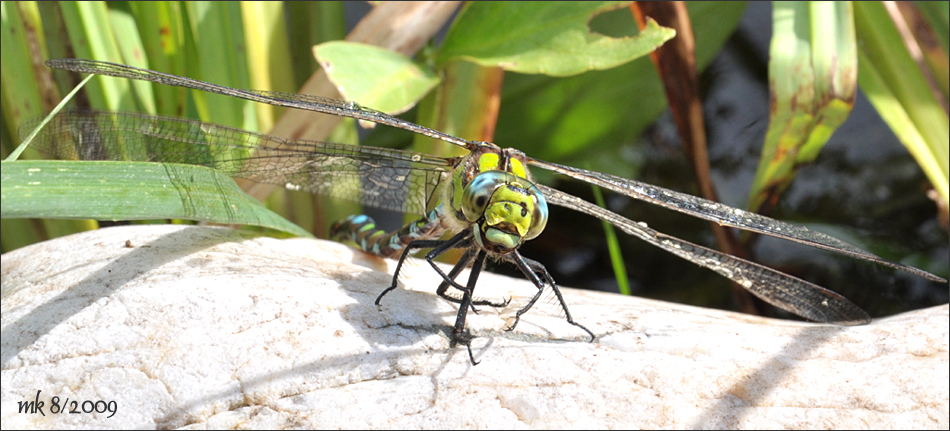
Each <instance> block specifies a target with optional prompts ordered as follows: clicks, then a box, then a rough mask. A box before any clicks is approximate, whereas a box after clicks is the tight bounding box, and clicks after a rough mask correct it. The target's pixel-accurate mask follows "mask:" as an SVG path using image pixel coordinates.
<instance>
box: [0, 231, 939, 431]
mask: <svg viewBox="0 0 950 431" xmlns="http://www.w3.org/2000/svg"><path fill="white" fill-rule="evenodd" d="M127 241H129V243H127ZM394 267H395V262H394V261H391V260H384V259H378V258H375V257H371V256H368V255H366V254H364V253H361V252H359V251H356V250H353V249H351V248H349V247H346V246H344V245H341V244H336V243H332V242H326V241H316V240H308V239H289V240H277V239H272V238H264V237H258V238H254V237H252V236H249V235H248V234H245V233H239V232H236V231H232V230H229V229H224V228H208V227H193V226H192V227H186V226H155V225H150V226H127V227H117V228H109V229H101V230H97V231H92V232H86V233H82V234H77V235H72V236H69V237H65V238H59V239H56V240H53V241H48V242H44V243H41V244H36V245H33V246H30V247H27V248H23V249H20V250H16V251H13V252H11V253H7V254H5V255H3V259H2V334H3V337H2V366H3V370H2V407H3V408H2V425H3V428H4V429H8V428H78V427H82V428H93V427H95V428H102V427H109V428H156V427H158V428H176V427H189V428H235V427H246V428H290V427H305V428H363V427H368V428H440V429H445V428H460V427H465V428H585V429H592V428H661V427H662V428H846V429H854V428H947V427H948V397H950V396H948V394H950V390H948V379H950V376H948V369H950V367H948V325H950V323H948V322H950V315H948V307H947V306H946V305H944V306H940V307H935V308H931V309H926V310H919V311H915V312H911V313H906V314H902V315H899V316H894V317H891V318H887V319H880V320H876V321H874V322H873V323H872V324H870V325H867V326H861V327H835V326H826V325H817V324H808V323H798V322H787V321H778V320H770V319H762V318H755V317H749V316H743V315H738V314H735V313H729V312H722V311H715V310H708V309H701V308H695V307H689V306H683V305H676V304H669V303H664V302H659V301H652V300H646V299H640V298H635V297H623V296H618V295H611V294H603V293H595V292H585V291H577V290H572V289H566V288H564V289H562V290H563V292H564V296H565V298H566V300H567V302H568V304H569V305H570V309H571V312H572V314H573V315H574V317H575V319H577V320H578V321H579V322H580V323H582V324H584V325H586V326H587V327H588V328H590V329H591V330H592V331H593V332H594V333H595V334H597V335H598V338H597V340H596V341H594V342H593V343H588V342H587V340H588V337H587V335H586V334H585V333H584V332H583V331H581V330H579V329H578V328H576V327H573V326H571V325H569V324H568V323H566V322H565V321H564V319H563V318H562V317H561V316H560V314H559V313H558V310H557V307H556V306H555V305H556V304H555V303H554V302H553V297H550V296H549V297H548V298H547V299H542V300H541V301H539V303H538V305H537V306H536V307H535V308H534V309H532V310H531V311H530V312H529V313H527V314H526V315H525V316H523V318H522V321H521V323H520V324H519V326H518V327H517V328H516V329H515V330H514V331H512V332H505V331H504V329H505V328H506V326H507V322H508V320H507V319H510V317H511V316H512V315H513V311H514V310H515V309H516V308H517V306H518V304H523V303H524V301H525V300H526V298H527V297H530V295H532V294H533V293H534V292H535V288H534V287H533V286H532V285H531V284H529V283H528V282H527V281H525V280H521V279H510V278H506V277H502V276H497V275H494V274H489V273H484V274H482V275H481V277H480V278H479V283H478V287H477V289H476V293H477V294H478V295H477V296H483V297H498V298H500V297H508V296H511V297H513V298H514V299H513V301H512V305H510V306H509V307H508V308H506V309H503V310H502V311H499V310H497V309H494V308H491V307H480V308H479V310H480V314H478V315H474V314H472V313H469V319H468V327H469V328H471V329H472V332H473V334H474V335H476V336H477V337H478V338H476V339H475V340H474V342H473V347H472V350H473V351H474V353H475V357H476V359H477V360H480V361H481V364H480V365H478V366H472V365H471V364H470V363H469V359H468V354H467V353H466V351H465V349H464V348H461V347H459V348H450V347H449V339H448V337H447V334H448V333H449V331H450V325H451V324H452V323H453V322H454V319H455V314H456V306H455V304H451V303H448V302H446V301H444V300H442V299H441V298H439V297H437V296H436V295H435V293H434V290H435V287H436V286H437V285H438V283H439V279H438V278H437V276H436V275H435V274H434V271H432V269H431V268H430V267H429V266H428V265H427V264H426V263H425V262H424V261H421V260H414V261H413V263H412V264H409V265H407V266H406V273H405V275H404V276H402V277H400V279H401V282H402V283H401V284H400V287H399V288H398V289H396V290H394V291H392V292H390V293H389V294H388V295H387V296H385V297H384V298H383V300H382V306H381V307H380V308H379V309H377V307H376V306H375V305H374V304H373V301H375V300H376V297H377V295H379V293H380V292H381V291H382V289H383V288H384V287H386V286H388V285H389V284H390V282H391V279H392V276H391V274H392V270H393V269H394ZM465 277H466V275H465V274H463V275H462V277H461V278H460V279H462V280H464V279H465ZM37 391H42V392H41V393H40V395H39V399H40V401H44V402H45V405H44V411H45V416H42V415H39V414H25V413H19V412H18V406H19V404H18V403H20V402H23V401H32V400H34V399H35V398H36V394H37ZM53 396H58V397H59V399H60V402H62V400H65V399H66V398H68V399H69V400H70V401H72V400H77V401H80V402H82V401H93V402H94V401H98V400H103V401H115V405H116V406H117V413H116V414H115V416H113V417H112V418H107V417H106V415H105V414H101V413H94V414H67V415H63V414H53V413H52V412H51V411H50V407H51V405H50V403H51V398H52V397H53ZM87 405H88V404H87ZM100 405H101V404H100ZM81 406H82V405H81V404H80V408H81Z"/></svg>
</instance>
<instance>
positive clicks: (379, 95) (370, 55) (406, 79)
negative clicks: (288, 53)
mask: <svg viewBox="0 0 950 431" xmlns="http://www.w3.org/2000/svg"><path fill="white" fill-rule="evenodd" d="M313 52H314V55H316V57H317V61H319V62H320V65H321V67H323V70H325V71H326V73H327V76H328V77H329V78H330V81H331V82H332V83H333V85H335V86H336V87H337V89H338V90H339V91H340V94H341V95H343V97H344V98H345V99H346V100H352V101H354V102H356V103H359V104H360V105H365V106H368V107H371V108H373V109H376V110H378V111H383V112H387V113H391V114H399V113H402V112H405V111H406V110H408V109H409V108H411V107H412V106H414V105H415V104H416V102H418V101H419V99H422V97H423V96H425V95H426V93H428V92H429V90H432V88H434V87H435V86H436V85H437V84H438V83H439V78H438V77H437V76H435V74H434V73H432V72H431V71H429V70H427V69H425V68H423V67H420V66H419V65H417V64H416V63H414V62H413V61H412V60H411V59H410V58H408V57H406V56H404V55H402V54H399V53H397V52H394V51H390V50H388V49H384V48H380V47H377V46H372V45H365V44H361V43H353V42H327V43H322V44H320V45H317V46H315V47H314V48H313Z"/></svg>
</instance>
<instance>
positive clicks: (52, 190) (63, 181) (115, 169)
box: [0, 160, 310, 236]
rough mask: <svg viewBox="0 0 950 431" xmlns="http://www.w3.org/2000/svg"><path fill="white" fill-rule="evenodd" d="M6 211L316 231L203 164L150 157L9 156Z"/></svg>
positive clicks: (3, 186)
mask: <svg viewBox="0 0 950 431" xmlns="http://www.w3.org/2000/svg"><path fill="white" fill-rule="evenodd" d="M0 179H2V184H0V190H2V191H0V196H2V198H0V199H2V201H3V206H2V212H0V217H3V218H67V219H96V220H147V219H157V218H172V219H186V220H196V221H206V222H213V223H223V224H245V225H254V226H261V227H267V228H271V229H277V230H281V231H284V232H288V233H292V234H294V235H300V236H310V234H309V233H307V232H306V231H304V230H303V229H301V228H300V227H298V226H297V225H294V224H293V223H290V222H288V221H287V220H285V219H283V218H281V217H280V216H278V215H277V214H274V213H273V212H271V211H270V210H268V209H267V208H265V207H264V206H263V205H261V203H260V202H258V201H257V200H255V199H254V198H252V197H250V196H248V195H247V194H246V193H244V192H243V191H241V189H240V188H239V187H238V186H237V184H235V183H234V181H233V180H232V179H231V178H230V177H228V176H226V175H224V174H221V173H219V172H218V171H216V170H214V169H210V168H205V167H202V166H194V165H179V164H174V163H144V162H88V161H87V162H74V161H59V160H30V161H19V162H3V163H2V174H0Z"/></svg>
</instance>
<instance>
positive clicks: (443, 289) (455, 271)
mask: <svg viewBox="0 0 950 431" xmlns="http://www.w3.org/2000/svg"><path fill="white" fill-rule="evenodd" d="M475 252H476V249H474V248H470V249H468V250H466V251H465V254H463V255H462V258H461V259H459V261H458V262H457V263H456V264H455V267H453V268H452V270H451V271H449V277H450V278H452V279H453V280H454V279H455V277H458V275H459V273H460V272H462V270H463V269H465V267H466V266H468V264H469V263H471V262H472V259H473V258H475ZM449 286H450V285H449V283H446V282H445V281H443V282H442V283H441V284H439V288H438V289H436V291H435V293H437V294H439V296H441V297H442V298H444V299H445V300H446V301H449V302H454V303H456V304H461V303H462V299H461V298H456V297H454V296H451V295H449V294H448V292H447V291H448V289H449ZM463 293H464V292H463ZM509 302H511V299H510V298H509V299H505V300H503V301H502V302H495V301H492V300H490V299H475V297H474V296H473V297H472V312H473V313H475V314H478V310H477V309H476V308H475V306H476V305H488V306H492V307H496V308H500V307H504V306H507V305H508V303H509Z"/></svg>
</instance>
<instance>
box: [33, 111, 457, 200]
mask: <svg viewBox="0 0 950 431" xmlns="http://www.w3.org/2000/svg"><path fill="white" fill-rule="evenodd" d="M37 122H38V121H37ZM35 123H36V122H30V123H28V124H26V125H24V126H23V127H21V129H20V130H21V134H22V133H24V132H25V133H29V132H30V131H32V129H33V127H35ZM32 147H33V148H36V149H38V150H40V151H43V152H45V153H48V154H51V155H55V156H58V157H60V158H64V159H79V160H119V161H142V162H162V163H184V164H191V165H200V166H207V167H210V168H214V169H217V170H219V171H221V172H223V173H225V174H227V175H230V176H232V177H240V178H246V179H249V180H252V181H257V182H262V183H269V184H277V185H280V186H284V187H286V188H288V189H292V190H304V191H308V192H311V193H317V194H322V195H326V196H332V197H338V198H343V199H348V200H352V201H356V202H360V203H361V204H364V205H368V206H373V207H376V208H382V209H387V210H392V211H399V212H404V213H412V214H425V211H426V207H427V206H431V205H430V204H431V203H432V200H437V199H439V198H440V197H441V193H440V190H441V187H444V184H445V183H447V181H443V180H444V179H445V178H447V177H448V176H449V173H448V172H450V170H451V169H452V166H453V163H454V161H453V159H445V158H441V157H434V156H430V155H427V154H423V153H415V152H411V151H403V150H395V149H386V148H375V147H361V146H355V145H345V144H335V143H329V142H318V141H294V140H287V139H283V138H280V137H277V136H271V135H264V134H260V133H253V132H248V131H245V130H240V129H234V128H230V127H224V126H218V125H213V124H208V123H202V122H200V121H194V120H187V119H181V118H169V117H158V116H151V115H145V114H134V113H115V112H98V111H66V112H62V113H59V114H57V115H56V116H55V117H54V118H53V119H52V121H50V123H49V124H47V126H46V127H45V128H43V129H42V130H41V131H40V133H39V134H38V135H37V137H36V138H35V140H34V141H33V144H32Z"/></svg>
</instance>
